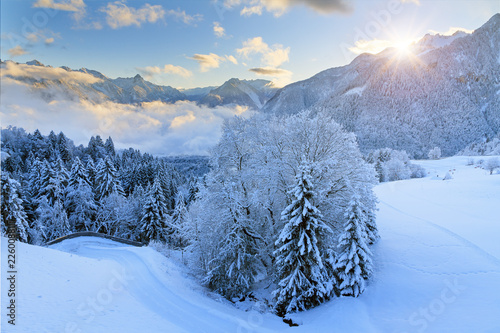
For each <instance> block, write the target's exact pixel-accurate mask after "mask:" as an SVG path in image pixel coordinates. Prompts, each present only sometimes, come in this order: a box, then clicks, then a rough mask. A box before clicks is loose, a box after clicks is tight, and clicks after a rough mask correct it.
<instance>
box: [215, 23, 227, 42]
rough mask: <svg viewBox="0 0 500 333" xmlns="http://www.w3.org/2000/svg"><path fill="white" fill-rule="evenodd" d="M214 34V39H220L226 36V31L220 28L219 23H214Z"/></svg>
mask: <svg viewBox="0 0 500 333" xmlns="http://www.w3.org/2000/svg"><path fill="white" fill-rule="evenodd" d="M214 34H215V36H216V37H219V38H222V37H224V36H225V35H226V31H225V30H224V28H223V27H221V26H220V23H219V22H214Z"/></svg>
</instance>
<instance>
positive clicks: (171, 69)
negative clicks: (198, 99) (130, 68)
mask: <svg viewBox="0 0 500 333" xmlns="http://www.w3.org/2000/svg"><path fill="white" fill-rule="evenodd" d="M136 69H137V70H138V71H139V72H140V73H141V74H143V75H144V76H145V77H146V79H149V78H152V77H153V76H154V75H156V74H174V75H179V76H182V77H190V76H192V75H193V72H191V71H190V70H188V69H185V68H184V67H181V66H175V65H170V64H168V65H165V66H163V67H158V66H147V67H144V68H140V67H138V68H136Z"/></svg>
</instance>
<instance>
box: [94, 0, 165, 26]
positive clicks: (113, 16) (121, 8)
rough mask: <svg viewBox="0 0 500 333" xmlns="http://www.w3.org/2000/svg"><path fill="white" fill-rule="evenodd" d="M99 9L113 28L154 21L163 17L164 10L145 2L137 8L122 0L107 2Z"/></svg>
mask: <svg viewBox="0 0 500 333" xmlns="http://www.w3.org/2000/svg"><path fill="white" fill-rule="evenodd" d="M101 11H102V12H104V13H106V22H107V23H108V25H109V26H110V27H111V28H113V29H118V28H121V27H127V26H131V25H136V26H138V27H140V26H141V24H142V23H145V22H149V23H155V22H157V21H158V20H161V19H163V18H164V17H165V14H166V12H165V10H164V9H163V7H162V6H160V5H155V6H152V5H150V4H145V5H144V6H142V7H141V8H139V9H135V8H131V7H128V6H127V5H125V4H124V3H123V2H120V1H115V2H113V3H108V5H107V6H106V7H104V8H101Z"/></svg>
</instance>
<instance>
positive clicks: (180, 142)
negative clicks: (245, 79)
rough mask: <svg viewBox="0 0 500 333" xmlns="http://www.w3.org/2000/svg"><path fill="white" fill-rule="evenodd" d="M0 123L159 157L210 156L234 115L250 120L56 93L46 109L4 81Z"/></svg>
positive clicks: (231, 111)
mask: <svg viewBox="0 0 500 333" xmlns="http://www.w3.org/2000/svg"><path fill="white" fill-rule="evenodd" d="M0 94H1V95H0V97H1V99H2V109H1V110H0V117H1V119H2V123H3V124H5V125H13V126H18V127H23V128H24V129H26V130H27V131H30V132H32V131H34V130H35V129H37V128H38V129H40V131H41V132H42V133H43V134H47V133H49V132H50V131H51V130H54V131H55V132H56V133H57V132H59V131H63V132H64V133H65V134H66V135H67V136H68V137H70V138H71V139H73V140H74V141H75V144H77V145H78V144H84V145H86V144H87V143H88V141H89V139H90V137H91V136H92V135H101V136H102V137H108V136H111V137H112V138H113V141H114V143H115V146H116V147H117V148H128V147H132V148H135V149H140V150H141V151H142V152H149V153H152V154H155V155H179V154H207V152H208V150H209V149H210V148H211V147H212V146H213V145H215V144H216V143H217V141H218V140H219V138H220V135H221V131H220V127H221V124H222V123H223V122H224V120H225V119H228V118H230V117H232V116H234V115H242V116H245V115H249V114H251V112H250V111H249V110H248V108H246V107H240V106H236V107H216V108H208V107H204V106H198V105H196V104H195V103H192V102H186V101H183V102H177V103H175V104H167V103H163V102H150V103H143V104H140V105H129V104H118V103H113V102H104V103H94V102H90V101H87V100H79V99H78V98H76V99H73V100H69V99H68V98H67V97H64V96H60V95H58V94H57V92H56V93H54V94H53V95H52V96H53V99H52V101H51V102H49V103H47V102H46V101H44V99H43V98H42V97H41V95H40V94H38V93H36V92H33V91H32V90H31V89H30V87H28V86H27V85H25V84H22V83H19V82H17V81H15V80H12V79H9V78H5V80H3V81H2V90H1V92H0Z"/></svg>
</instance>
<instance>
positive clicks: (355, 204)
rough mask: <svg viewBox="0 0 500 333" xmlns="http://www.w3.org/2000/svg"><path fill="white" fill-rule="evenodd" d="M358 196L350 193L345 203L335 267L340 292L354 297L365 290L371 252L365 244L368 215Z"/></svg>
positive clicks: (366, 241)
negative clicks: (347, 203)
mask: <svg viewBox="0 0 500 333" xmlns="http://www.w3.org/2000/svg"><path fill="white" fill-rule="evenodd" d="M362 207H363V205H362V203H361V198H360V197H359V195H358V194H354V195H353V196H352V198H351V201H350V202H349V205H348V207H347V210H346V213H345V217H346V223H345V226H344V231H343V233H342V234H341V235H340V237H339V244H338V247H339V251H338V255H337V264H336V271H337V275H338V277H339V279H340V286H339V290H340V294H341V295H343V296H354V297H358V296H359V295H360V294H361V293H363V291H364V290H365V280H366V279H367V278H368V277H369V276H370V275H371V273H372V259H371V256H372V253H371V251H370V249H369V248H368V244H367V243H368V239H367V232H366V230H365V228H366V225H367V223H368V216H367V215H366V213H365V212H363V210H362Z"/></svg>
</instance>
